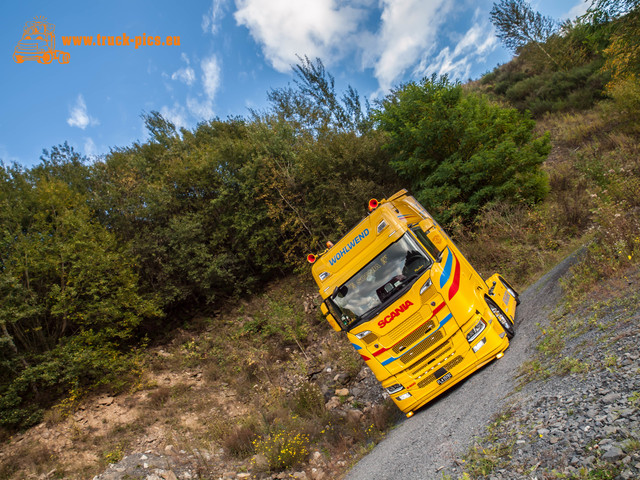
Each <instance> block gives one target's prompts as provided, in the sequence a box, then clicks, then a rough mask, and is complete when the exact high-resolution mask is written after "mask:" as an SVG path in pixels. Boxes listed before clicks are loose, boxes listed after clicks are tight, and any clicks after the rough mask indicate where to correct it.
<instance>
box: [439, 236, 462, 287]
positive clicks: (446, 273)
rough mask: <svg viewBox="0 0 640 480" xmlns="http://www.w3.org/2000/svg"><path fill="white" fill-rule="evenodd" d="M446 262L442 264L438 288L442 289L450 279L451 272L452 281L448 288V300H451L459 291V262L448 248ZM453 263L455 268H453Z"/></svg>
mask: <svg viewBox="0 0 640 480" xmlns="http://www.w3.org/2000/svg"><path fill="white" fill-rule="evenodd" d="M447 252H448V253H447V261H446V262H445V264H444V270H442V275H440V288H441V289H443V288H444V286H445V285H446V284H447V282H448V281H449V279H450V278H451V271H452V270H453V281H452V282H451V285H450V286H449V300H451V299H452V298H453V297H454V295H455V294H456V293H458V290H459V289H460V260H458V257H456V256H455V255H454V254H453V252H452V251H451V250H449V247H447ZM454 261H455V266H454V264H453V263H454Z"/></svg>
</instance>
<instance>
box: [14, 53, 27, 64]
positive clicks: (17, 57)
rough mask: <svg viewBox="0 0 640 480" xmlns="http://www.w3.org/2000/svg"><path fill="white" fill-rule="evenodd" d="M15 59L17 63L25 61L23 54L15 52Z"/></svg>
mask: <svg viewBox="0 0 640 480" xmlns="http://www.w3.org/2000/svg"><path fill="white" fill-rule="evenodd" d="M13 59H14V60H15V62H16V63H22V62H24V58H22V55H17V54H14V55H13Z"/></svg>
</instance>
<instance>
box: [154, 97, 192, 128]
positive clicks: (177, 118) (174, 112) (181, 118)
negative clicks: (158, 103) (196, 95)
mask: <svg viewBox="0 0 640 480" xmlns="http://www.w3.org/2000/svg"><path fill="white" fill-rule="evenodd" d="M160 115H162V116H163V117H164V118H165V119H167V120H169V121H170V122H171V123H173V124H174V125H175V126H176V128H178V129H180V128H186V127H187V126H188V124H187V112H186V111H185V109H184V107H183V106H182V105H180V104H178V103H177V102H175V103H174V104H173V106H172V107H167V106H166V105H164V106H163V107H162V108H161V109H160Z"/></svg>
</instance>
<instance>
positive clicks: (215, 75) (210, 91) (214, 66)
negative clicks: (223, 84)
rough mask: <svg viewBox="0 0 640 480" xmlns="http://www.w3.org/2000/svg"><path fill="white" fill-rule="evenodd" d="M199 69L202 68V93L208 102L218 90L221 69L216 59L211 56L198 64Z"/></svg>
mask: <svg viewBox="0 0 640 480" xmlns="http://www.w3.org/2000/svg"><path fill="white" fill-rule="evenodd" d="M200 68H202V85H203V86H204V92H205V93H206V94H207V97H208V98H209V99H210V100H213V99H214V97H215V96H216V92H217V91H218V88H220V73H221V69H220V63H219V62H218V57H216V56H215V55H211V56H210V57H209V58H205V59H204V60H202V62H200Z"/></svg>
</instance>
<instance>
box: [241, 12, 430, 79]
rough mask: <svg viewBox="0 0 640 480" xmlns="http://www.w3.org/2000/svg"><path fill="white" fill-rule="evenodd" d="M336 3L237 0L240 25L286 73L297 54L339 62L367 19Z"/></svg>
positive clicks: (276, 67)
mask: <svg viewBox="0 0 640 480" xmlns="http://www.w3.org/2000/svg"><path fill="white" fill-rule="evenodd" d="M416 3H418V2H416ZM361 5H363V3H362V2H360V4H359V5H358V6H349V5H344V2H339V1H337V0H297V1H295V2H292V1H290V0H236V7H237V11H236V13H235V14H234V17H235V19H236V22H237V24H238V25H243V26H245V27H247V28H248V29H249V32H250V33H251V36H252V37H253V38H254V40H255V41H256V42H257V43H258V44H260V45H261V46H262V50H263V53H264V55H265V57H266V58H267V60H268V61H269V62H270V63H271V65H272V66H273V68H275V69H276V70H278V71H280V72H287V71H289V70H290V66H291V65H292V64H295V63H297V62H298V59H297V57H296V55H300V56H304V55H307V56H308V57H309V58H312V59H313V58H315V57H320V58H323V59H325V61H326V60H327V59H331V60H336V59H338V58H340V57H341V56H342V55H343V54H344V52H345V51H346V49H347V48H352V46H353V42H354V41H355V40H354V39H353V38H350V37H352V36H353V35H354V34H355V33H356V32H357V29H358V25H359V24H360V22H361V21H362V20H363V19H364V18H365V15H366V10H365V9H364V8H360V6H361Z"/></svg>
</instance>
